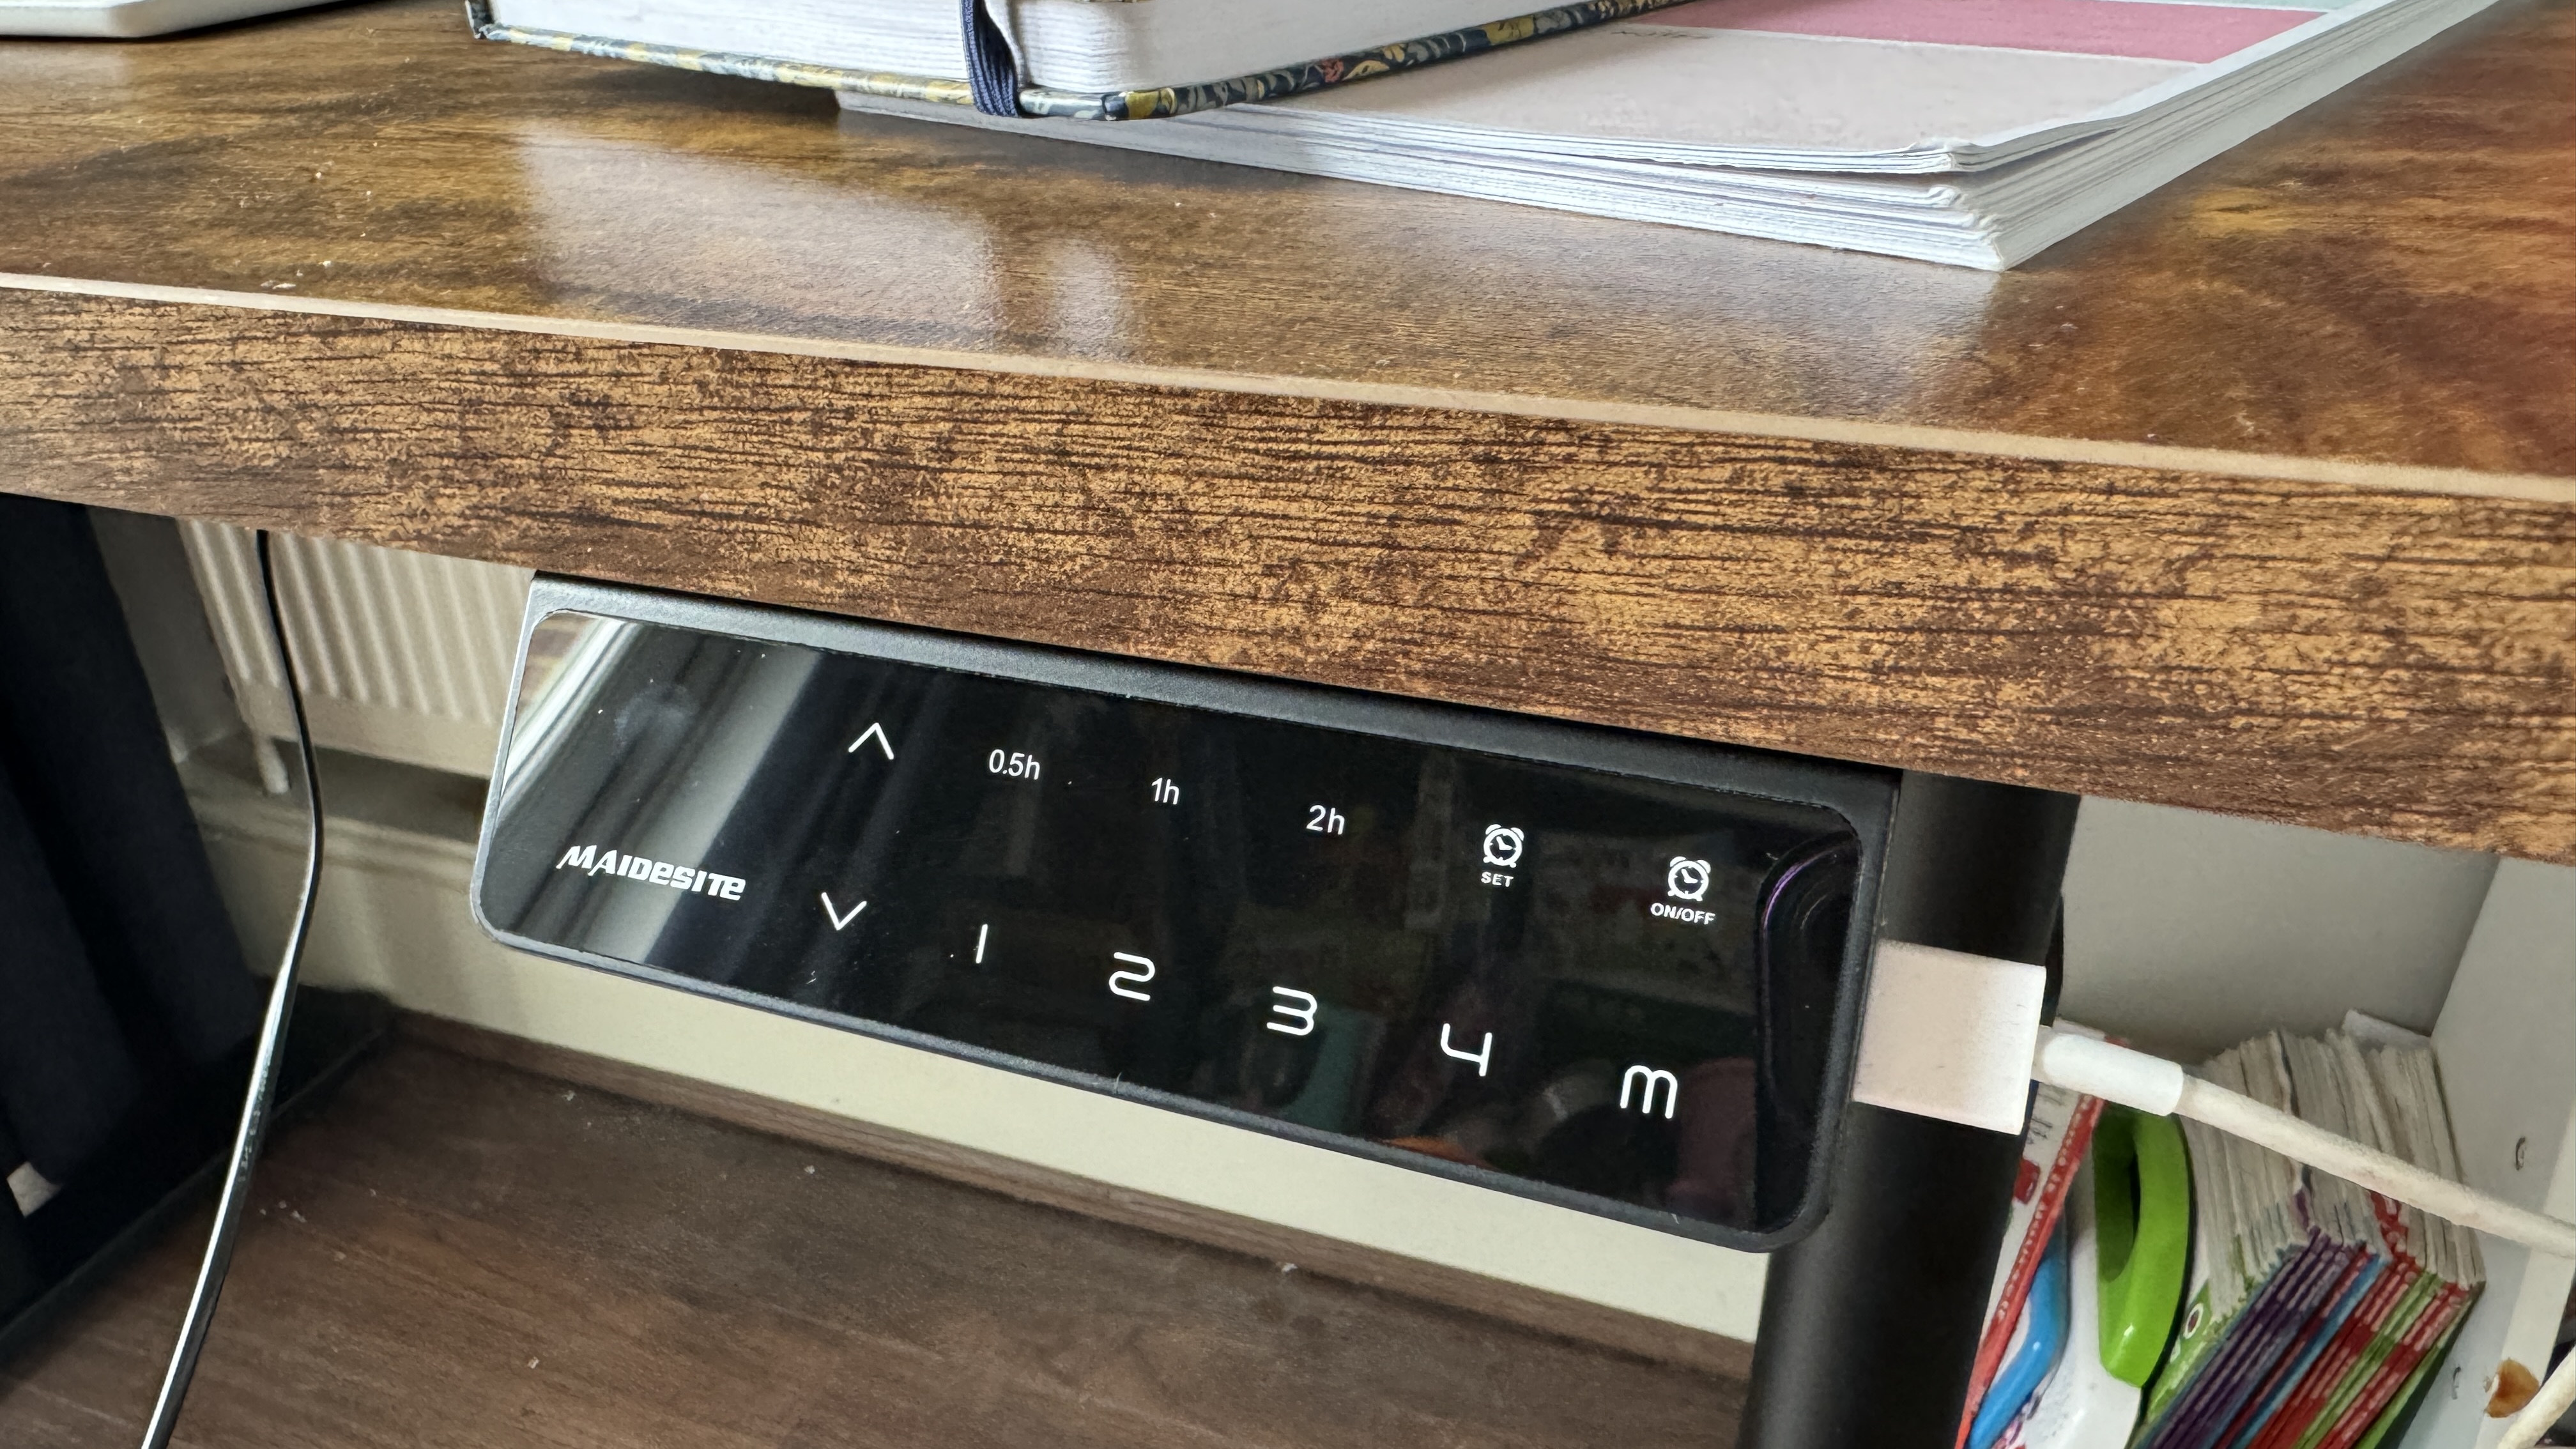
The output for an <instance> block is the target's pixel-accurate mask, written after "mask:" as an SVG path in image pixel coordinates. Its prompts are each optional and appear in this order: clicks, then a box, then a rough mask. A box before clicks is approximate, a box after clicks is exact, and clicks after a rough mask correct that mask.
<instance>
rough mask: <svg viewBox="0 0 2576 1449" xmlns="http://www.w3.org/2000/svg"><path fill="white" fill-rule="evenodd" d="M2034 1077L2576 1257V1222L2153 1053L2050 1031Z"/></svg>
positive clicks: (2044, 1033)
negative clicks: (2373, 1145) (2208, 1129)
mask: <svg viewBox="0 0 2576 1449" xmlns="http://www.w3.org/2000/svg"><path fill="white" fill-rule="evenodd" d="M2031 1075H2032V1076H2033V1077H2036V1078H2038V1079H2039V1080H2040V1081H2043V1082H2046V1083H2048V1084H2050V1085H2051V1086H2058V1087H2064V1088H2066V1089H2067V1090H2069V1091H2074V1092H2082V1093H2084V1094H2085V1095H2086V1096H2089V1097H2099V1098H2101V1099H2102V1100H2104V1101H2106V1102H2117V1103H2119V1104H2120V1105H2122V1106H2124V1107H2135V1108H2136V1109H2138V1110H2139V1111H2141V1112H2147V1113H2152V1114H2153V1115H2155V1116H2158V1117H2164V1116H2172V1115H2176V1114H2179V1115H2181V1116H2184V1117H2189V1118H2191V1119H2193V1120H2194V1121H2198V1122H2206V1123H2208V1124H2209V1125H2210V1126H2212V1127H2215V1128H2217V1129H2218V1130H2219V1131H2221V1132H2224V1133H2227V1134H2228V1135H2229V1136H2232V1137H2241V1138H2243V1139H2244V1140H2246V1141H2248V1142H2251V1143H2253V1144H2255V1145H2256V1146H2258V1147H2268V1148H2270V1149H2272V1150H2273V1151H2274V1152H2277V1153H2279V1154H2281V1155H2282V1156H2283V1157H2286V1158H2289V1159H2290V1160H2291V1161H2293V1162H2304V1163H2306V1164H2307V1165H2308V1166H2310V1167H2313V1168H2316V1169H2318V1170H2319V1171H2322V1172H2331V1173H2333V1174H2334V1175H2335V1176H2337V1177H2340V1178H2343V1179H2345V1180H2346V1181H2348V1182H2356V1183H2359V1184H2361V1185H2362V1186H2363V1187H2366V1188H2369V1189H2370V1190H2371V1191H2372V1192H2375V1193H2378V1194H2379V1195H2380V1196H2382V1197H2391V1198H2395V1199H2396V1200H2397V1201H2399V1202H2402V1203H2405V1204H2407V1205H2409V1206H2411V1207H2418V1208H2422V1209H2423V1210H2424V1211H2426V1212H2428V1213H2431V1214H2433V1215H2434V1216H2435V1217H2439V1218H2448V1219H2450V1220H2451V1221H2452V1222H2455V1223H2458V1224H2459V1225H2460V1226H2462V1227H2464V1228H2475V1229H2476V1230H2478V1231H2479V1232H2482V1233H2490V1234H2493V1235H2494V1236H2496V1237H2499V1238H2503V1239H2506V1240H2507V1241H2510V1242H2516V1243H2520V1244H2522V1245H2523V1246H2524V1247H2526V1248H2529V1249H2531V1250H2533V1251H2534V1252H2540V1253H2547V1254H2549V1255H2550V1256H2551V1257H2555V1258H2567V1259H2571V1260H2576V1223H2568V1222H2561V1221H2560V1220H2558V1219H2557V1218H2553V1217H2550V1216H2549V1215H2547V1214H2546V1213H2536V1212H2533V1211H2532V1210H2531V1209H2529V1208H2526V1207H2517V1206H2515V1205H2514V1204H2512V1203H2509V1202H2506V1201H2505V1200H2503V1199H2502V1198H2499V1197H2494V1196H2491V1195H2489V1194H2487V1193H2483V1192H2479V1191H2478V1190H2477V1189H2475V1188H2473V1187H2469V1186H2466V1185H2464V1184H2461V1183H2456V1182H2453V1181H2451V1180H2450V1179H2449V1178H2447V1177H2444V1176H2442V1175H2441V1174H2439V1173H2435V1172H2428V1171H2426V1170H2425V1169H2423V1168H2420V1167H2417V1166H2416V1165H2415V1164H2414V1163H2411V1162H2408V1161H2406V1160H2404V1159H2403V1158H2398V1157H2392V1156H2390V1155H2389V1154H2387V1153H2385V1152H2376V1151H2373V1150H2372V1149H2370V1148H2367V1147H2364V1146H2362V1145H2361V1144H2360V1143H2358V1142H2355V1141H2353V1140H2352V1139H2351V1138H2348V1137H2339V1136H2337V1135H2335V1134H2334V1133H2332V1132H2328V1131H2326V1130H2325V1129H2324V1128H2322V1127H2319V1126H2317V1125H2316V1124H2315V1123H2312V1122H2303V1121H2301V1120H2299V1119H2298V1118H2296V1117H2293V1116H2291V1115H2290V1114H2289V1113H2287V1112H2284V1111H2281V1110H2280V1109H2279V1108H2276V1107H2267V1106H2264V1105H2263V1104H2262V1103H2260V1102H2257V1101H2255V1100H2254V1099H2253V1098H2251V1097H2247V1096H2243V1095H2241V1094H2239V1093H2236V1092H2231V1091H2229V1090H2227V1089H2226V1088H2225V1087H2222V1086H2219V1085H2217V1084H2216V1083H2214V1082H2205V1081H2202V1080H2201V1079H2200V1078H2198V1077H2195V1076H2191V1075H2189V1074H2188V1073H2186V1072H2184V1071H2183V1069H2182V1068H2180V1067H2178V1066H2176V1065H2174V1064H2173V1063H2171V1062H2168V1061H2165V1060H2163V1059H2161V1058H2158V1057H2151V1056H2148V1055H2147V1054H2146V1053H2144V1052H2134V1051H2131V1050H2129V1049H2128V1048H2127V1047H2122V1046H2114V1045H2112V1044H2111V1043H2109V1042H2106V1041H2095V1040H2093V1039H2092V1038H2090V1037H2081V1036H2072V1035H2068V1034H2065V1033H2061V1032H2055V1031H2051V1030H2049V1029H2047V1028H2046V1027H2042V1028H2041V1029H2040V1033H2039V1050H2038V1052H2037V1053H2036V1054H2035V1055H2034V1056H2033V1057H2032V1060H2031Z"/></svg>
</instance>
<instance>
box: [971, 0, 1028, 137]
mask: <svg viewBox="0 0 2576 1449" xmlns="http://www.w3.org/2000/svg"><path fill="white" fill-rule="evenodd" d="M957 8H958V17H957V18H958V20H959V22H960V24H961V28H963V29H964V31H965V32H966V86H967V89H969V90H971V91H973V92H974V94H975V109H977V110H979V111H982V112H983V113H984V114H985V115H988V116H1016V115H1018V114H1020V70H1019V65H1018V63H1017V62H1016V61H1014V60H1013V59H1012V58H1011V42H1010V41H1009V40H1007V39H1005V38H1004V37H1003V35H1002V27H1001V26H999V25H996V24H994V23H993V17H992V16H991V15H990V14H988V13H986V11H985V9H984V0H957Z"/></svg>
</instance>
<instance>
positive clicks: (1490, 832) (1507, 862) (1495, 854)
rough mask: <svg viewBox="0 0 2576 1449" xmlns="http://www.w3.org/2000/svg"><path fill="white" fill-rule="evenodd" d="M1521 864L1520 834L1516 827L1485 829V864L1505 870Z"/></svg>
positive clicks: (1491, 827)
mask: <svg viewBox="0 0 2576 1449" xmlns="http://www.w3.org/2000/svg"><path fill="white" fill-rule="evenodd" d="M1520 863H1521V832H1520V827H1519V826H1516V825H1488V826H1486V827H1485V864H1487V865H1499V866H1503V867H1505V868H1509V867H1511V866H1515V865H1518V864H1520Z"/></svg>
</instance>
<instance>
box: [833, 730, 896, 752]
mask: <svg viewBox="0 0 2576 1449" xmlns="http://www.w3.org/2000/svg"><path fill="white" fill-rule="evenodd" d="M870 740H874V741H876V742H877V748H878V749H880V750H883V751H885V757H886V758H887V759H889V760H891V759H893V758H894V744H893V742H892V741H890V740H888V739H887V738H886V732H885V726H884V725H881V724H871V725H869V726H868V727H867V728H866V729H864V730H861V731H860V732H859V737H858V738H857V739H855V740H852V741H850V747H849V748H848V749H846V750H843V751H841V753H842V754H845V755H855V754H857V753H858V752H859V746H861V745H864V744H866V743H867V742H868V741H870Z"/></svg>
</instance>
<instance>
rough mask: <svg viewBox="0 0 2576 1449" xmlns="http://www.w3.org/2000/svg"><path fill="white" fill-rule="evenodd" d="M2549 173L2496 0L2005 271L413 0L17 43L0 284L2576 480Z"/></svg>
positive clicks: (2517, 31)
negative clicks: (106, 39) (800, 70)
mask: <svg viewBox="0 0 2576 1449" xmlns="http://www.w3.org/2000/svg"><path fill="white" fill-rule="evenodd" d="M1067 124H1068V125H1069V126H1070V125H1072V124H1075V123H1067ZM2571 149H2576V3H2570V0H2536V3H2532V0H2508V3H2506V4H2503V5H2500V6H2498V7H2497V8H2496V9H2495V10H2494V11H2492V12H2490V13H2489V14H2487V15H2486V16H2484V17H2481V18H2479V19H2476V20H2473V21H2471V22H2469V23H2467V24H2465V25H2463V26H2461V27H2459V28H2458V29H2456V30H2454V31H2453V32H2451V33H2449V34H2448V35H2446V36H2444V37H2442V38H2440V39H2438V40H2436V41H2435V42H2433V43H2432V44H2430V45H2428V46H2426V47H2424V48H2422V49H2421V50H2419V51H2418V52H2416V53H2415V54H2413V55H2411V56H2409V57H2407V58H2406V59H2404V60H2402V61H2400V62H2397V63H2395V64H2393V65H2391V66H2389V67H2388V68H2386V69H2384V70H2383V71H2381V72H2379V73H2378V74H2377V75H2375V76H2372V77H2370V78H2368V79H2366V80H2364V81H2362V82H2360V83H2358V84H2356V85H2354V86H2352V87H2350V88H2348V89H2347V90H2346V91H2344V92H2343V93H2341V94H2339V95H2338V96H2336V97H2334V98H2333V99H2331V100H2329V101H2327V102H2325V103H2323V104H2321V105H2319V106H2316V107H2314V108H2312V109H2311V110H2309V111H2308V112H2305V113H2303V114H2302V115H2301V116H2299V117H2297V118H2295V119H2294V120H2292V121H2290V122H2289V123H2286V124H2284V125H2282V126H2279V127H2276V128H2274V129H2273V130H2272V131H2270V132H2267V133H2266V134H2264V135H2262V136H2260V137H2257V138H2256V139H2254V140H2253V141H2251V142H2248V143H2247V144H2245V145H2243V146H2241V147H2239V148H2237V150H2235V151H2234V152H2232V153H2231V154H2229V155H2227V156H2225V157H2222V158H2220V159H2219V160H2217V161H2215V162H2213V163H2211V164H2209V165H2207V166H2204V167H2202V168H2200V169H2199V170H2198V171H2195V172H2194V173H2192V174H2191V175H2190V176H2187V177H2185V178H2183V179H2182V180H2180V181H2178V182H2176V183H2175V184H2173V185H2171V186H2168V187H2166V188H2165V189H2164V190H2163V191H2161V192H2159V193H2158V194H2156V195H2155V196H2153V197H2150V198H2148V199H2147V200H2146V201H2144V202H2142V203H2140V204H2138V205H2136V206H2133V207H2131V208H2129V209H2128V210H2126V211H2124V212H2123V213H2121V214H2120V215H2118V216H2116V217H2114V218H2112V219H2110V220H2108V221H2106V222H2104V223H2102V224H2100V225H2098V226H2096V227H2094V228H2092V229H2090V230H2088V231H2087V232H2085V233H2083V234H2082V235H2080V236H2078V237H2076V238H2074V239H2072V240H2070V241H2068V242H2066V243H2064V244H2062V245H2060V246H2059V247H2057V248H2055V249H2053V250H2052V251H2050V252H2049V253H2047V254H2046V255H2044V256H2042V257H2040V258H2038V259H2036V260H2035V261H2033V262H2032V263H2030V264H2028V265H2026V266H2024V267H2023V268H2021V269H2019V270H2017V271H2015V272H2013V273H2011V274H2008V275H2005V276H2001V277H1995V276H1988V275H1985V274H1982V273H1973V272H1967V271H1961V270H1956V269H1947V268H1940V267H1933V266H1927V265H1922V264H1918V263H1912V262H1903V261H1896V260H1892V259H1887V258H1880V257H1868V256H1857V255H1846V254H1838V253H1833V252H1827V251H1823V250H1819V249H1814V248H1803V247H1795V246H1789V245H1785V244H1779V243H1767V242H1756V241H1748V240H1743V239H1739V238H1731V237H1724V236H1718V235H1714V234H1708V233H1699V232H1691V231H1685V230H1682V229H1678V228H1671V227H1656V226H1644V225H1633V224H1626V223H1618V222H1609V221H1603V220H1599V219H1595V218H1587V217H1579V216H1570V215H1560V214H1556V213H1551V212H1546V211H1540V210H1536V209H1533V208H1527V207H1512V206H1503V205H1499V204H1494V203H1485V202H1473V201H1465V200H1459V199H1455V198H1446V197H1437V196H1427V195H1420V194H1414V193H1407V192H1400V191H1394V190H1389V189H1385V188H1375V187H1368V186H1360V185H1355V184H1347V183H1333V182H1322V181H1316V180H1312V179H1307V178H1300V177H1293V176H1286V175H1279V174H1274V173H1266V172H1261V171H1255V170H1250V169H1245V168H1236V167H1226V166H1216V165H1208V164H1202V163H1192V162H1182V161H1173V160H1168V159H1164V158H1157V157H1147V156H1135V155H1126V154H1121V153H1116V152H1107V151H1102V150H1099V149H1096V148H1091V147H1085V146H1079V145H1072V144H1063V143H1056V142H1049V141H1039V140H1029V139H1022V138H1015V137H1008V136H993V135H985V134H981V133H976V132H970V131H964V130H959V129H955V128H950V127H944V126H937V125H931V124H925V123H917V122H904V121H894V120H886V119H880V118H841V117H839V116H838V115H837V113H836V112H835V111H834V110H833V107H832V102H831V98H830V97H829V96H828V95H826V94H824V93H821V92H816V91H806V90H799V89H796V88H792V87H785V86H765V85H761V84H758V83H754V82H748V81H738V80H730V79H726V78H721V77H711V76H698V75H690V74H685V73H681V72H675V71H670V70H663V69H657V68H653V67H648V66H642V65H636V64H631V63H626V62H617V61H606V60H598V59H592V58H586V57H577V56H565V55H558V54H554V53H551V52H543V51H536V50H531V49H528V48H525V47H516V46H506V45H498V44H490V43H482V42H475V41H473V40H470V39H469V38H468V37H467V36H466V34H465V30H464V22H463V17H462V15H461V13H460V8H459V7H458V6H457V5H456V4H455V3H454V0H408V3H395V4H378V5H358V6H342V7H333V8H327V9H323V10H318V11H314V12H311V13H308V14H303V15H297V16H288V17H281V18H279V19H276V20H272V21H265V22H261V23H257V24H249V25H241V26H234V27H227V28H223V29H219V30H216V31H213V32H209V33H206V34H203V35H199V36H192V37H184V38H178V39H173V40H168V41H160V42H154V43H152V44H149V45H139V46H87V45H63V44H58V43H45V42H36V43H18V44H8V43H0V197H5V199H6V202H7V205H8V213H7V214H8V223H7V225H5V226H0V273H26V274H37V275H43V276H48V277H54V278H72V279H99V280H108V281H118V282H131V283H142V284H159V285H169V286H186V287H208V288H217V289H228V290H234V291H240V292H263V291H264V292H267V293H269V294H271V295H273V296H278V297H294V298H324V299H336V300H340V301H346V302H353V303H358V304H362V305H385V304H403V305H416V306H426V307H439V308H468V309H472V308H482V309H491V310H496V311H501V312H507V313H513V314H518V315H522V316H526V317H530V318H536V319H544V320H549V321H557V322H564V323H571V322H580V321H597V322H619V323H637V324H654V325H662V326H671V327H684V328H706V329H719V330H724V331H731V332H737V333H743V334H748V335H750V336H752V337H753V338H755V339H758V338H769V339H773V340H774V341H775V342H776V343H777V344H778V345H793V344H797V343H811V342H828V343H852V344H878V345H886V346H907V347H929V348H946V349H954V350H957V351H959V352H961V353H963V354H967V355H969V356H972V357H979V358H984V359H987V360H990V361H991V362H993V363H994V364H995V365H1008V366H1012V367H1017V368H1020V369H1021V370H1028V369H1029V368H1039V369H1041V370H1042V369H1043V368H1046V367H1058V368H1066V369H1071V370H1073V371H1076V372H1080V371H1083V370H1085V369H1106V368H1112V367H1115V368H1121V369H1125V370H1126V371H1127V372H1128V373H1130V374H1133V373H1135V372H1138V371H1142V372H1144V373H1148V374H1151V373H1156V372H1171V373H1174V374H1176V375H1178V374H1181V373H1213V374H1217V375H1222V376H1234V377H1241V378H1243V379H1246V380H1247V385H1250V386H1254V387H1256V388H1259V387H1264V386H1269V385H1271V384H1270V383H1269V382H1266V381H1265V380H1266V379H1274V378H1275V379H1281V380H1283V381H1282V382H1280V383H1279V384H1278V385H1283V386H1284V385H1287V384H1290V383H1294V384H1296V385H1300V386H1318V387H1325V386H1329V387H1345V388H1348V387H1378V388H1387V389H1394V390H1398V391H1407V390H1410V391H1413V392H1421V393H1438V394H1446V395H1457V396H1464V397H1470V398H1473V397H1486V398H1495V399H1535V400H1581V401H1587V402H1591V403H1599V404H1605V405H1606V404H1616V405H1625V406H1646V407H1673V408H1681V409H1716V410H1731V411H1736V412H1751V413H1761V414H1776V415H1780V416H1782V417H1788V418H1797V419H1809V420H1813V419H1841V420H1857V421H1863V422H1869V423H1874V424H1893V425H1908V426H1912V425H1923V426H1939V427H1945V428H1964V429H1982V430H1994V431H1999V432H2002V433H2006V434H2011V435H2019V436H2028V437H2033V438H2043V437H2044V438H2067V439H2089V440H2097V441H2103V442H2107V443H2114V444H2120V445H2123V446H2127V445H2135V444H2139V443H2143V442H2146V441H2149V440H2153V441H2155V442H2157V443H2160V444H2170V445H2187V446H2194V447H2210V448H2221V449H2235V450H2243V451H2246V452H2251V453H2255V454H2261V455H2266V456H2273V457H2302V458H2320V459H2324V458H2339V459H2359V460H2369V461H2376V462H2383V463H2395V464H2416V465H2427V466H2441V467H2454V468H2469V469H2483V470H2503V471H2513V472H2522V473H2536V474H2547V475H2551V476H2556V477H2561V478H2565V477H2570V476H2576V417H2571V412H2570V409H2568V408H2567V407H2566V406H2565V400H2566V399H2567V398H2568V397H2570V396H2576V266H2570V265H2568V260H2569V258H2570V257H2571V256H2576V208H2570V207H2569V206H2568V205H2567V186H2568V175H2567V157H2568V155H2569V154H2570V152H2571ZM1147 380H1152V379H1151V378H1148V379H1147ZM997 401H998V400H997ZM1541 405H1547V404H1545V403H1544V402H1543V403H1542V404H1541ZM1043 420H1044V419H1043V414H1041V415H1039V416H1033V417H1032V418H1031V419H1030V420H1029V421H1030V422H1031V423H1032V424H1033V425H1035V424H1040V423H1042V422H1043ZM2157 521H2158V520H2155V519H2153V518H2142V519H2140V520H2138V521H2137V522H2136V525H2135V526H2137V527H2141V528H2147V527H2153V526H2155V524H2156V523H2157Z"/></svg>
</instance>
